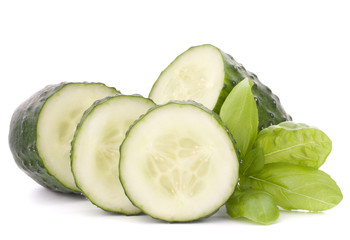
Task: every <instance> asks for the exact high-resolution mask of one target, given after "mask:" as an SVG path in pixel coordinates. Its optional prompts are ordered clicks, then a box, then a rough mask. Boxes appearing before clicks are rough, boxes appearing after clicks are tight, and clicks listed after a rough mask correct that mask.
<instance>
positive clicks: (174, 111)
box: [119, 102, 239, 222]
mask: <svg viewBox="0 0 350 240" xmlns="http://www.w3.org/2000/svg"><path fill="white" fill-rule="evenodd" d="M119 164H120V165H119V171H120V173H119V174H120V180H121V183H122V185H123V187H124V190H125V193H126V194H127V196H128V197H129V199H130V200H131V201H132V202H133V203H134V205H135V206H137V207H139V208H140V209H141V210H142V211H143V212H145V213H147V214H148V215H150V216H152V217H153V218H157V219H162V220H165V221H169V222H183V221H192V220H196V219H199V218H202V217H205V216H208V215H210V214H211V213H213V212H215V211H216V210H217V209H219V208H220V207H221V206H222V205H223V204H224V203H225V202H226V201H227V199H228V198H229V197H230V196H231V194H232V193H233V191H234V189H235V186H236V184H237V180H238V168H239V163H238V156H237V151H236V148H235V145H234V143H233V139H232V136H231V134H230V133H229V131H228V130H227V128H226V127H225V126H224V124H223V123H222V121H221V120H220V119H219V117H218V115H217V114H215V113H213V112H212V111H210V110H209V109H207V108H205V107H204V106H201V105H199V104H197V103H195V102H191V103H190V102H169V103H167V104H165V105H162V106H157V107H155V108H153V109H151V110H150V111H149V112H148V113H147V114H146V115H144V116H143V117H141V118H140V119H139V120H138V121H137V122H136V123H135V124H134V125H133V126H132V127H131V128H130V130H129V131H128V133H127V134H126V138H125V139H124V141H123V143H122V145H121V147H120V163H119Z"/></svg>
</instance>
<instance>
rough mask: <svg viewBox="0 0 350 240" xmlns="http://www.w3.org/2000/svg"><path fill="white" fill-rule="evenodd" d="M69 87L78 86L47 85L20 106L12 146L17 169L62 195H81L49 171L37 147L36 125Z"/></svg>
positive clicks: (11, 133) (15, 115) (13, 123)
mask: <svg viewBox="0 0 350 240" xmlns="http://www.w3.org/2000/svg"><path fill="white" fill-rule="evenodd" d="M68 84H75V83H69V82H62V83H59V84H55V85H48V86H46V87H45V88H43V89H42V90H40V91H38V92H36V93H35V94H34V95H32V96H31V97H30V98H29V99H28V100H26V101H25V102H23V103H22V104H21V105H20V106H18V108H17V109H16V110H15V112H14V113H13V115H12V118H11V123H10V130H9V146H10V150H11V152H12V155H13V158H14V160H15V162H16V163H17V165H18V167H19V168H20V169H22V170H23V171H24V172H25V173H26V174H27V175H28V176H29V177H31V178H32V179H33V180H34V181H36V182H37V183H39V184H40V185H42V186H43V187H46V188H48V189H50V190H53V191H57V192H63V193H80V192H77V191H74V190H72V189H70V188H68V187H66V186H64V185H63V184H62V183H61V182H60V181H59V180H58V179H57V178H56V177H54V176H53V175H52V174H51V173H50V172H49V171H48V170H47V168H46V167H45V164H44V162H43V159H42V157H41V156H40V152H39V151H38V148H37V137H38V132H37V123H38V120H39V116H40V113H41V110H42V109H43V107H44V105H45V103H46V102H47V101H48V100H49V99H50V97H51V96H53V95H54V94H55V93H57V92H59V91H60V90H61V89H62V88H64V87H65V86H66V85H68ZM98 84H101V85H104V84H102V83H98ZM104 86H105V85H104ZM113 89H114V88H113ZM114 90H115V89H114ZM115 91H117V90H115Z"/></svg>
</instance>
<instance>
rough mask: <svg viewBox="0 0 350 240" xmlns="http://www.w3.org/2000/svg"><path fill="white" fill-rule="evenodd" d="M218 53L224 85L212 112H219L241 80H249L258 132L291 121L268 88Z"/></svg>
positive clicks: (231, 58)
mask: <svg viewBox="0 0 350 240" xmlns="http://www.w3.org/2000/svg"><path fill="white" fill-rule="evenodd" d="M220 52H221V55H222V58H223V61H224V70H225V84H224V87H223V89H222V91H221V93H220V97H219V99H218V101H217V104H216V106H215V107H214V109H213V111H214V112H216V113H219V112H220V108H221V106H222V104H223V103H224V101H225V99H226V97H227V96H228V94H229V93H230V92H231V90H232V88H233V87H235V86H236V85H237V84H238V83H239V82H240V81H242V80H243V79H245V78H250V79H251V80H252V81H253V82H254V86H253V87H252V93H253V96H254V99H255V101H256V105H257V107H258V113H259V131H261V130H262V129H264V128H267V127H269V126H271V125H277V124H279V123H281V122H284V121H291V120H292V118H291V116H290V115H288V114H287V113H286V111H285V110H284V109H283V107H282V105H281V102H280V100H279V98H278V97H277V96H276V95H275V94H273V93H272V91H271V90H270V88H268V87H267V86H265V85H264V84H262V83H261V82H260V80H259V79H258V77H257V76H256V75H255V74H254V73H251V72H249V71H247V70H246V69H245V68H244V67H243V65H242V64H240V63H238V62H236V60H235V59H234V58H233V57H232V56H230V55H229V54H226V53H224V52H222V51H221V50H220Z"/></svg>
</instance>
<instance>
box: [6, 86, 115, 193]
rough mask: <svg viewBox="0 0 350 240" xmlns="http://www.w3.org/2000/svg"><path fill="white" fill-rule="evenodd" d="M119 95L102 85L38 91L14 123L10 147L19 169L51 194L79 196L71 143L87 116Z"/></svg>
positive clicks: (49, 87) (54, 87)
mask: <svg viewBox="0 0 350 240" xmlns="http://www.w3.org/2000/svg"><path fill="white" fill-rule="evenodd" d="M116 93H118V91H117V90H116V89H114V88H110V87H107V86H105V85H104V84H101V83H61V84H57V85H50V86H47V87H45V88H44V89H42V90H40V91H38V92H37V93H36V94H34V95H33V96H32V97H31V98H29V99H28V100H27V101H25V102H24V103H22V104H21V105H20V106H19V107H18V108H17V109H16V111H15V113H14V114H13V116H12V119H11V125H10V134H9V144H10V148H11V151H12V154H13V156H14V159H15V161H16V163H17V164H18V166H19V167H20V168H21V169H22V170H23V171H25V172H26V173H27V174H28V175H29V176H30V177H31V178H33V179H34V180H35V181H36V182H38V183H39V184H41V185H43V186H44V187H47V188H49V189H51V190H55V191H60V192H79V189H78V188H77V187H76V186H75V183H74V179H73V176H72V173H71V168H70V156H69V154H70V142H71V140H72V138H73V135H74V132H75V128H76V125H77V124H78V123H79V120H80V118H81V116H82V115H83V112H84V111H85V110H86V109H87V108H88V107H89V106H90V105H91V104H92V103H93V102H94V101H95V100H97V99H100V98H103V97H106V96H109V95H114V94H116Z"/></svg>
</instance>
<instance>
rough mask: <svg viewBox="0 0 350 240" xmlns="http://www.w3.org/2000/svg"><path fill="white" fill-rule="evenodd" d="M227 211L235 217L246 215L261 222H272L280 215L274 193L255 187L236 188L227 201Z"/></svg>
mask: <svg viewBox="0 0 350 240" xmlns="http://www.w3.org/2000/svg"><path fill="white" fill-rule="evenodd" d="M226 211H227V213H228V215H230V216H231V217H233V218H237V217H244V218H247V219H249V220H251V221H253V222H257V223H260V224H271V223H273V222H275V221H276V220H277V219H278V217H279V209H278V207H277V205H276V203H275V200H274V199H273V197H272V195H271V194H269V193H267V192H264V191H261V190H254V189H248V190H245V191H237V190H236V191H235V193H234V194H233V195H232V196H231V197H230V199H229V200H228V201H227V203H226Z"/></svg>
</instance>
